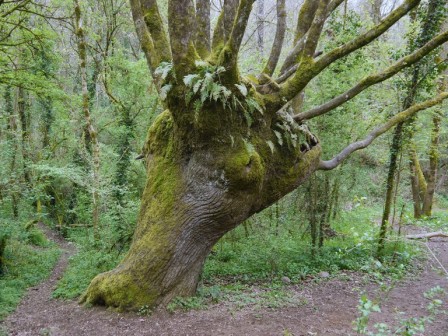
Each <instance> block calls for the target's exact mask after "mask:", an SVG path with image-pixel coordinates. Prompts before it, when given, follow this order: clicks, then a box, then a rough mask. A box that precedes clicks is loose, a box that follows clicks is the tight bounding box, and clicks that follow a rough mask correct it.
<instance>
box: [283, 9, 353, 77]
mask: <svg viewBox="0 0 448 336" xmlns="http://www.w3.org/2000/svg"><path fill="white" fill-rule="evenodd" d="M343 1H344V0H332V1H331V2H330V3H329V5H328V8H327V16H326V18H325V20H326V19H327V18H328V16H329V15H330V14H331V13H332V12H333V11H334V10H336V8H338V6H339V5H340V4H341V3H342V2H343ZM313 3H314V4H313V7H307V2H305V4H304V5H303V6H302V8H301V10H300V14H299V20H298V22H299V25H300V27H299V25H298V27H297V32H296V37H295V39H294V48H293V49H292V50H291V52H290V53H289V54H288V56H287V57H286V58H285V61H284V62H283V65H282V68H281V70H280V73H281V75H282V76H283V75H284V74H285V73H286V72H289V70H290V69H291V68H292V67H293V66H294V64H296V60H297V58H298V57H299V55H300V53H301V52H302V50H303V47H304V46H305V41H306V37H307V36H306V33H307V32H308V30H309V29H310V27H311V24H312V23H313V19H314V16H315V14H316V10H317V5H318V1H314V2H313ZM314 6H315V9H313V8H314ZM305 9H307V11H304V12H302V10H305ZM308 11H310V12H309V13H308V14H306V13H307V12H308ZM277 82H278V81H277Z"/></svg>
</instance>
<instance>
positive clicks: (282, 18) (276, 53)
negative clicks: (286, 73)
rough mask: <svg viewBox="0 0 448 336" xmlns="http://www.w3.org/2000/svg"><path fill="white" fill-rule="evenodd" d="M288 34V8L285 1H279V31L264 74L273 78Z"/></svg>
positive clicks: (276, 32)
mask: <svg viewBox="0 0 448 336" xmlns="http://www.w3.org/2000/svg"><path fill="white" fill-rule="evenodd" d="M285 32H286V8H285V0H277V30H276V31H275V38H274V44H273V45H272V49H271V53H270V55H269V59H268V62H267V64H266V66H265V67H264V69H263V74H266V75H268V76H272V74H273V73H274V71H275V68H276V67H277V63H278V59H279V57H280V53H281V52H282V47H283V41H284V39H285Z"/></svg>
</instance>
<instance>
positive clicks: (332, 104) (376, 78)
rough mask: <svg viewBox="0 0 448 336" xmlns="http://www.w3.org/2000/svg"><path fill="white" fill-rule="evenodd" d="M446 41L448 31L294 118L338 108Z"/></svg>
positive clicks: (306, 116)
mask: <svg viewBox="0 0 448 336" xmlns="http://www.w3.org/2000/svg"><path fill="white" fill-rule="evenodd" d="M446 41H448V31H446V32H444V33H442V34H439V35H437V36H436V37H435V38H433V39H432V40H431V41H429V42H428V43H426V44H425V45H424V46H423V47H422V48H420V49H418V50H416V51H415V52H413V53H412V54H410V55H408V56H406V57H403V58H401V59H400V60H399V61H397V62H396V63H395V64H394V65H392V66H390V67H388V68H387V69H385V70H384V71H382V72H379V73H377V74H374V75H370V76H368V77H365V78H364V79H363V80H361V81H360V82H359V83H358V84H356V85H355V86H354V87H352V88H351V89H350V90H348V91H346V92H344V93H343V94H341V95H339V96H337V97H335V98H333V99H332V100H330V101H329V102H327V103H325V104H323V105H321V106H318V107H315V108H313V109H311V110H309V111H306V112H303V113H299V114H297V115H296V116H294V119H295V120H296V121H302V120H306V119H311V118H314V117H317V116H320V115H322V114H325V113H327V112H329V111H331V110H333V109H334V108H336V107H338V106H340V105H342V104H344V103H345V102H347V101H349V100H351V99H352V98H354V97H356V96H357V95H358V94H359V93H361V92H362V91H364V90H366V89H367V88H369V87H370V86H372V85H374V84H377V83H380V82H383V81H385V80H386V79H389V78H391V77H392V76H393V75H395V74H397V73H398V72H400V71H401V70H403V69H404V68H407V67H409V66H411V65H413V64H415V63H417V62H418V61H419V60H421V59H422V58H423V57H425V56H426V55H428V54H429V53H430V52H431V51H432V50H434V49H435V48H437V47H439V46H440V45H442V44H443V43H445V42H446Z"/></svg>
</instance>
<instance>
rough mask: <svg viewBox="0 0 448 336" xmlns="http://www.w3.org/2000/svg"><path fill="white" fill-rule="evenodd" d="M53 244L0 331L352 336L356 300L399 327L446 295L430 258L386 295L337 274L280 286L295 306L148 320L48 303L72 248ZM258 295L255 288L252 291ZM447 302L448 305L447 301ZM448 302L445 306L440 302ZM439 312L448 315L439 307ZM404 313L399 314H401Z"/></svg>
mask: <svg viewBox="0 0 448 336" xmlns="http://www.w3.org/2000/svg"><path fill="white" fill-rule="evenodd" d="M46 233H47V235H48V236H49V237H50V239H52V240H54V241H55V242H57V243H58V245H59V246H60V247H61V248H62V249H63V250H64V253H63V255H62V256H61V258H60V260H59V262H58V264H57V265H56V267H55V269H54V270H53V273H52V274H51V276H50V277H49V279H48V280H46V281H45V282H43V283H41V284H40V285H38V286H36V287H34V288H31V289H30V290H29V292H28V293H27V295H26V296H25V297H24V299H23V300H22V302H21V304H20V305H19V307H18V308H17V310H16V312H15V313H13V314H12V315H10V316H9V317H8V318H7V319H6V320H5V322H4V323H3V324H4V327H6V329H7V330H8V332H9V335H33V336H34V335H57V336H66V335H67V336H68V335H73V336H81V335H157V336H162V335H192V336H199V335H238V336H239V335H257V336H258V335H295V336H301V335H306V336H308V335H344V336H347V335H355V332H354V331H353V321H354V320H355V319H356V317H357V314H358V311H357V308H356V307H357V305H358V301H359V298H360V295H361V293H368V296H369V298H372V299H374V298H380V299H381V300H380V302H379V303H380V305H381V309H382V312H381V313H375V314H374V315H373V316H372V323H376V322H385V323H388V324H390V325H394V324H395V325H396V322H397V320H398V319H403V318H405V317H420V316H427V315H428V314H427V311H426V306H427V305H428V303H429V300H428V299H426V298H424V296H423V293H424V292H426V291H427V290H429V289H431V288H433V287H435V286H440V287H442V288H444V289H445V290H448V278H447V274H446V273H443V272H442V267H441V266H440V264H438V262H437V261H436V259H435V258H433V257H429V258H428V260H427V262H425V263H424V265H422V267H423V269H422V271H421V272H420V273H418V275H416V276H410V277H408V278H407V279H404V280H403V281H401V282H400V283H399V284H396V285H395V286H394V287H393V288H392V289H391V290H389V291H386V292H385V291H382V290H380V288H379V286H378V285H377V284H375V283H373V282H372V281H369V280H368V279H367V278H366V277H365V276H364V275H361V274H356V273H349V272H346V273H342V274H339V275H338V276H335V277H330V278H326V279H314V280H308V281H305V282H304V283H302V284H300V285H288V286H287V287H285V288H286V289H287V290H288V291H289V292H290V293H291V295H292V296H293V297H294V298H295V299H296V302H300V304H296V305H295V306H294V305H293V306H286V307H281V308H276V309H273V308H266V307H262V308H260V307H259V306H256V305H253V306H250V305H249V306H247V305H246V306H245V307H243V308H239V307H238V305H235V303H232V302H229V301H222V302H220V303H217V304H213V305H210V306H208V307H207V308H206V309H204V310H195V311H189V312H176V313H173V314H172V313H168V312H166V311H159V312H155V313H153V314H152V315H151V316H139V315H137V314H131V313H117V312H114V311H109V310H106V309H104V308H101V307H93V308H86V307H82V306H80V305H78V304H77V303H76V302H75V301H63V300H58V299H52V298H51V293H52V291H53V290H54V288H55V286H56V283H57V281H58V280H59V279H60V278H61V276H62V274H63V272H64V270H65V268H66V266H67V263H68V258H69V256H70V255H72V254H73V253H75V248H74V247H73V246H72V245H71V244H70V243H67V242H66V241H64V240H63V239H62V238H61V237H59V236H58V235H57V234H55V233H54V232H51V231H49V230H46ZM428 246H429V248H430V249H431V250H432V251H433V252H434V254H435V255H436V256H437V258H438V259H439V261H440V263H442V265H443V266H444V268H445V269H447V268H448V251H447V250H448V239H446V238H435V239H433V240H431V241H430V242H429V243H428ZM253 290H254V291H257V289H256V288H254V289H253ZM447 299H448V298H447ZM445 301H446V300H445ZM442 309H443V310H445V311H448V304H447V303H445V302H444V304H443V306H442ZM401 312H403V313H401ZM422 335H424V336H447V335H448V316H447V315H441V316H438V318H437V320H436V321H435V322H434V323H433V324H430V325H428V327H427V329H426V331H425V332H424V334H422Z"/></svg>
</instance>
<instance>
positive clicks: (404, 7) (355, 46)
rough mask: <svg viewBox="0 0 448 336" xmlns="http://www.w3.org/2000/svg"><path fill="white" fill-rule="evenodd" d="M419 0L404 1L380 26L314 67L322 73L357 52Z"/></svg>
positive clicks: (323, 57) (340, 48) (332, 52)
mask: <svg viewBox="0 0 448 336" xmlns="http://www.w3.org/2000/svg"><path fill="white" fill-rule="evenodd" d="M419 2H420V0H406V1H405V2H404V3H403V4H402V5H401V6H400V7H398V8H397V9H396V10H394V11H393V12H391V13H390V14H389V15H388V16H387V17H386V18H384V19H383V20H382V21H381V23H380V24H378V25H377V26H375V27H373V28H372V29H370V30H369V31H367V32H365V33H364V34H362V35H360V36H358V37H357V38H355V39H354V40H352V41H350V42H348V43H346V44H344V45H343V46H341V47H339V48H336V49H334V50H332V51H330V52H329V53H328V54H326V55H324V56H322V57H321V59H319V61H317V62H316V65H315V67H316V68H317V69H318V71H319V72H320V71H322V70H323V69H325V68H326V67H328V66H329V65H330V64H331V63H333V62H334V61H336V60H338V59H340V58H342V57H345V56H347V55H348V54H350V53H352V52H353V51H355V50H358V49H360V48H362V47H364V46H365V45H367V44H369V43H370V42H372V41H374V40H375V39H376V38H378V37H379V36H381V35H382V34H383V33H384V32H386V31H387V30H388V29H389V28H390V27H392V25H394V24H395V23H396V22H397V21H398V20H400V19H401V18H402V17H403V16H405V15H406V14H407V13H408V12H409V11H410V10H411V9H413V8H414V7H415V6H417V5H418V4H419Z"/></svg>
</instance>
